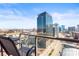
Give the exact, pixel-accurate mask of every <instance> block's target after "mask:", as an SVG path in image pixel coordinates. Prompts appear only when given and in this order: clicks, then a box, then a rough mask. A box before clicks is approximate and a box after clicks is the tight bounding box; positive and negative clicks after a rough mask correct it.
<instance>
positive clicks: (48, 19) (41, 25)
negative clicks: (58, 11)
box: [37, 12, 53, 48]
mask: <svg viewBox="0 0 79 59" xmlns="http://www.w3.org/2000/svg"><path fill="white" fill-rule="evenodd" d="M52 24H53V20H52V16H51V15H49V14H48V13H47V12H43V13H41V14H39V15H38V18H37V34H40V35H49V36H50V35H53V31H52ZM38 43H39V46H38V47H40V48H46V46H47V45H46V40H45V39H44V38H43V39H42V38H40V40H39V42H38Z"/></svg>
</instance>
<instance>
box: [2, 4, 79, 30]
mask: <svg viewBox="0 0 79 59" xmlns="http://www.w3.org/2000/svg"><path fill="white" fill-rule="evenodd" d="M44 11H46V12H47V13H49V14H50V15H51V16H52V19H53V24H54V23H58V24H59V26H61V25H65V26H66V27H69V26H76V25H77V24H79V4H77V3H74V4H73V3H70V4H69V3H57V4H56V3H0V28H9V29H14V28H15V29H32V28H37V16H38V14H40V13H42V12H44Z"/></svg>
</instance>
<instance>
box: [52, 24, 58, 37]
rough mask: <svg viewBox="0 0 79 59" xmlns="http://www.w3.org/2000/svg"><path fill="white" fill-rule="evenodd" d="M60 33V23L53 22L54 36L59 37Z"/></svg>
mask: <svg viewBox="0 0 79 59" xmlns="http://www.w3.org/2000/svg"><path fill="white" fill-rule="evenodd" d="M58 34H59V27H58V24H57V23H55V24H53V36H54V37H58Z"/></svg>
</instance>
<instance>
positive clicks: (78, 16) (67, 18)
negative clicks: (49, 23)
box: [51, 10, 79, 27]
mask: <svg viewBox="0 0 79 59" xmlns="http://www.w3.org/2000/svg"><path fill="white" fill-rule="evenodd" d="M51 15H52V18H53V22H54V23H59V24H61V25H62V24H63V25H66V27H68V26H76V25H77V24H79V13H76V12H75V10H74V11H73V12H72V11H71V12H64V13H59V12H54V13H52V14H51Z"/></svg>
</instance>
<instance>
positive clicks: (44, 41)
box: [1, 34, 79, 56]
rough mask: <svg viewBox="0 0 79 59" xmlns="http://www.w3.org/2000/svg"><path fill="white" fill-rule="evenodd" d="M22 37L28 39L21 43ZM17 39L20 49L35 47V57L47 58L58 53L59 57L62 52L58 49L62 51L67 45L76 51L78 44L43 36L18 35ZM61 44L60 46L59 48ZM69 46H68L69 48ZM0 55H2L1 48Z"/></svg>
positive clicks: (74, 40) (69, 40)
mask: <svg viewBox="0 0 79 59" xmlns="http://www.w3.org/2000/svg"><path fill="white" fill-rule="evenodd" d="M22 35H25V36H27V37H28V38H27V39H25V41H23V40H24V39H23V40H21V39H22V38H21V36H22ZM19 39H20V42H21V43H22V44H21V45H19V46H20V47H22V46H26V45H27V46H28V47H31V46H35V52H34V55H35V56H46V55H48V56H50V55H52V56H53V55H56V52H58V53H59V54H60V55H62V52H61V51H58V49H59V50H60V49H61V50H63V49H64V48H63V47H62V46H63V45H64V44H65V45H67V44H68V43H69V44H74V46H72V45H71V46H72V47H73V48H76V49H78V43H79V40H78V39H70V38H55V37H52V36H44V35H28V34H20V36H19ZM30 39H31V40H30ZM61 44H62V46H61ZM69 44H68V45H69ZM43 45H44V46H43ZM65 45H64V46H65ZM58 46H60V47H58ZM71 46H70V45H69V47H71ZM55 50H56V51H55ZM1 55H3V52H2V48H1ZM57 55H58V54H57Z"/></svg>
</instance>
